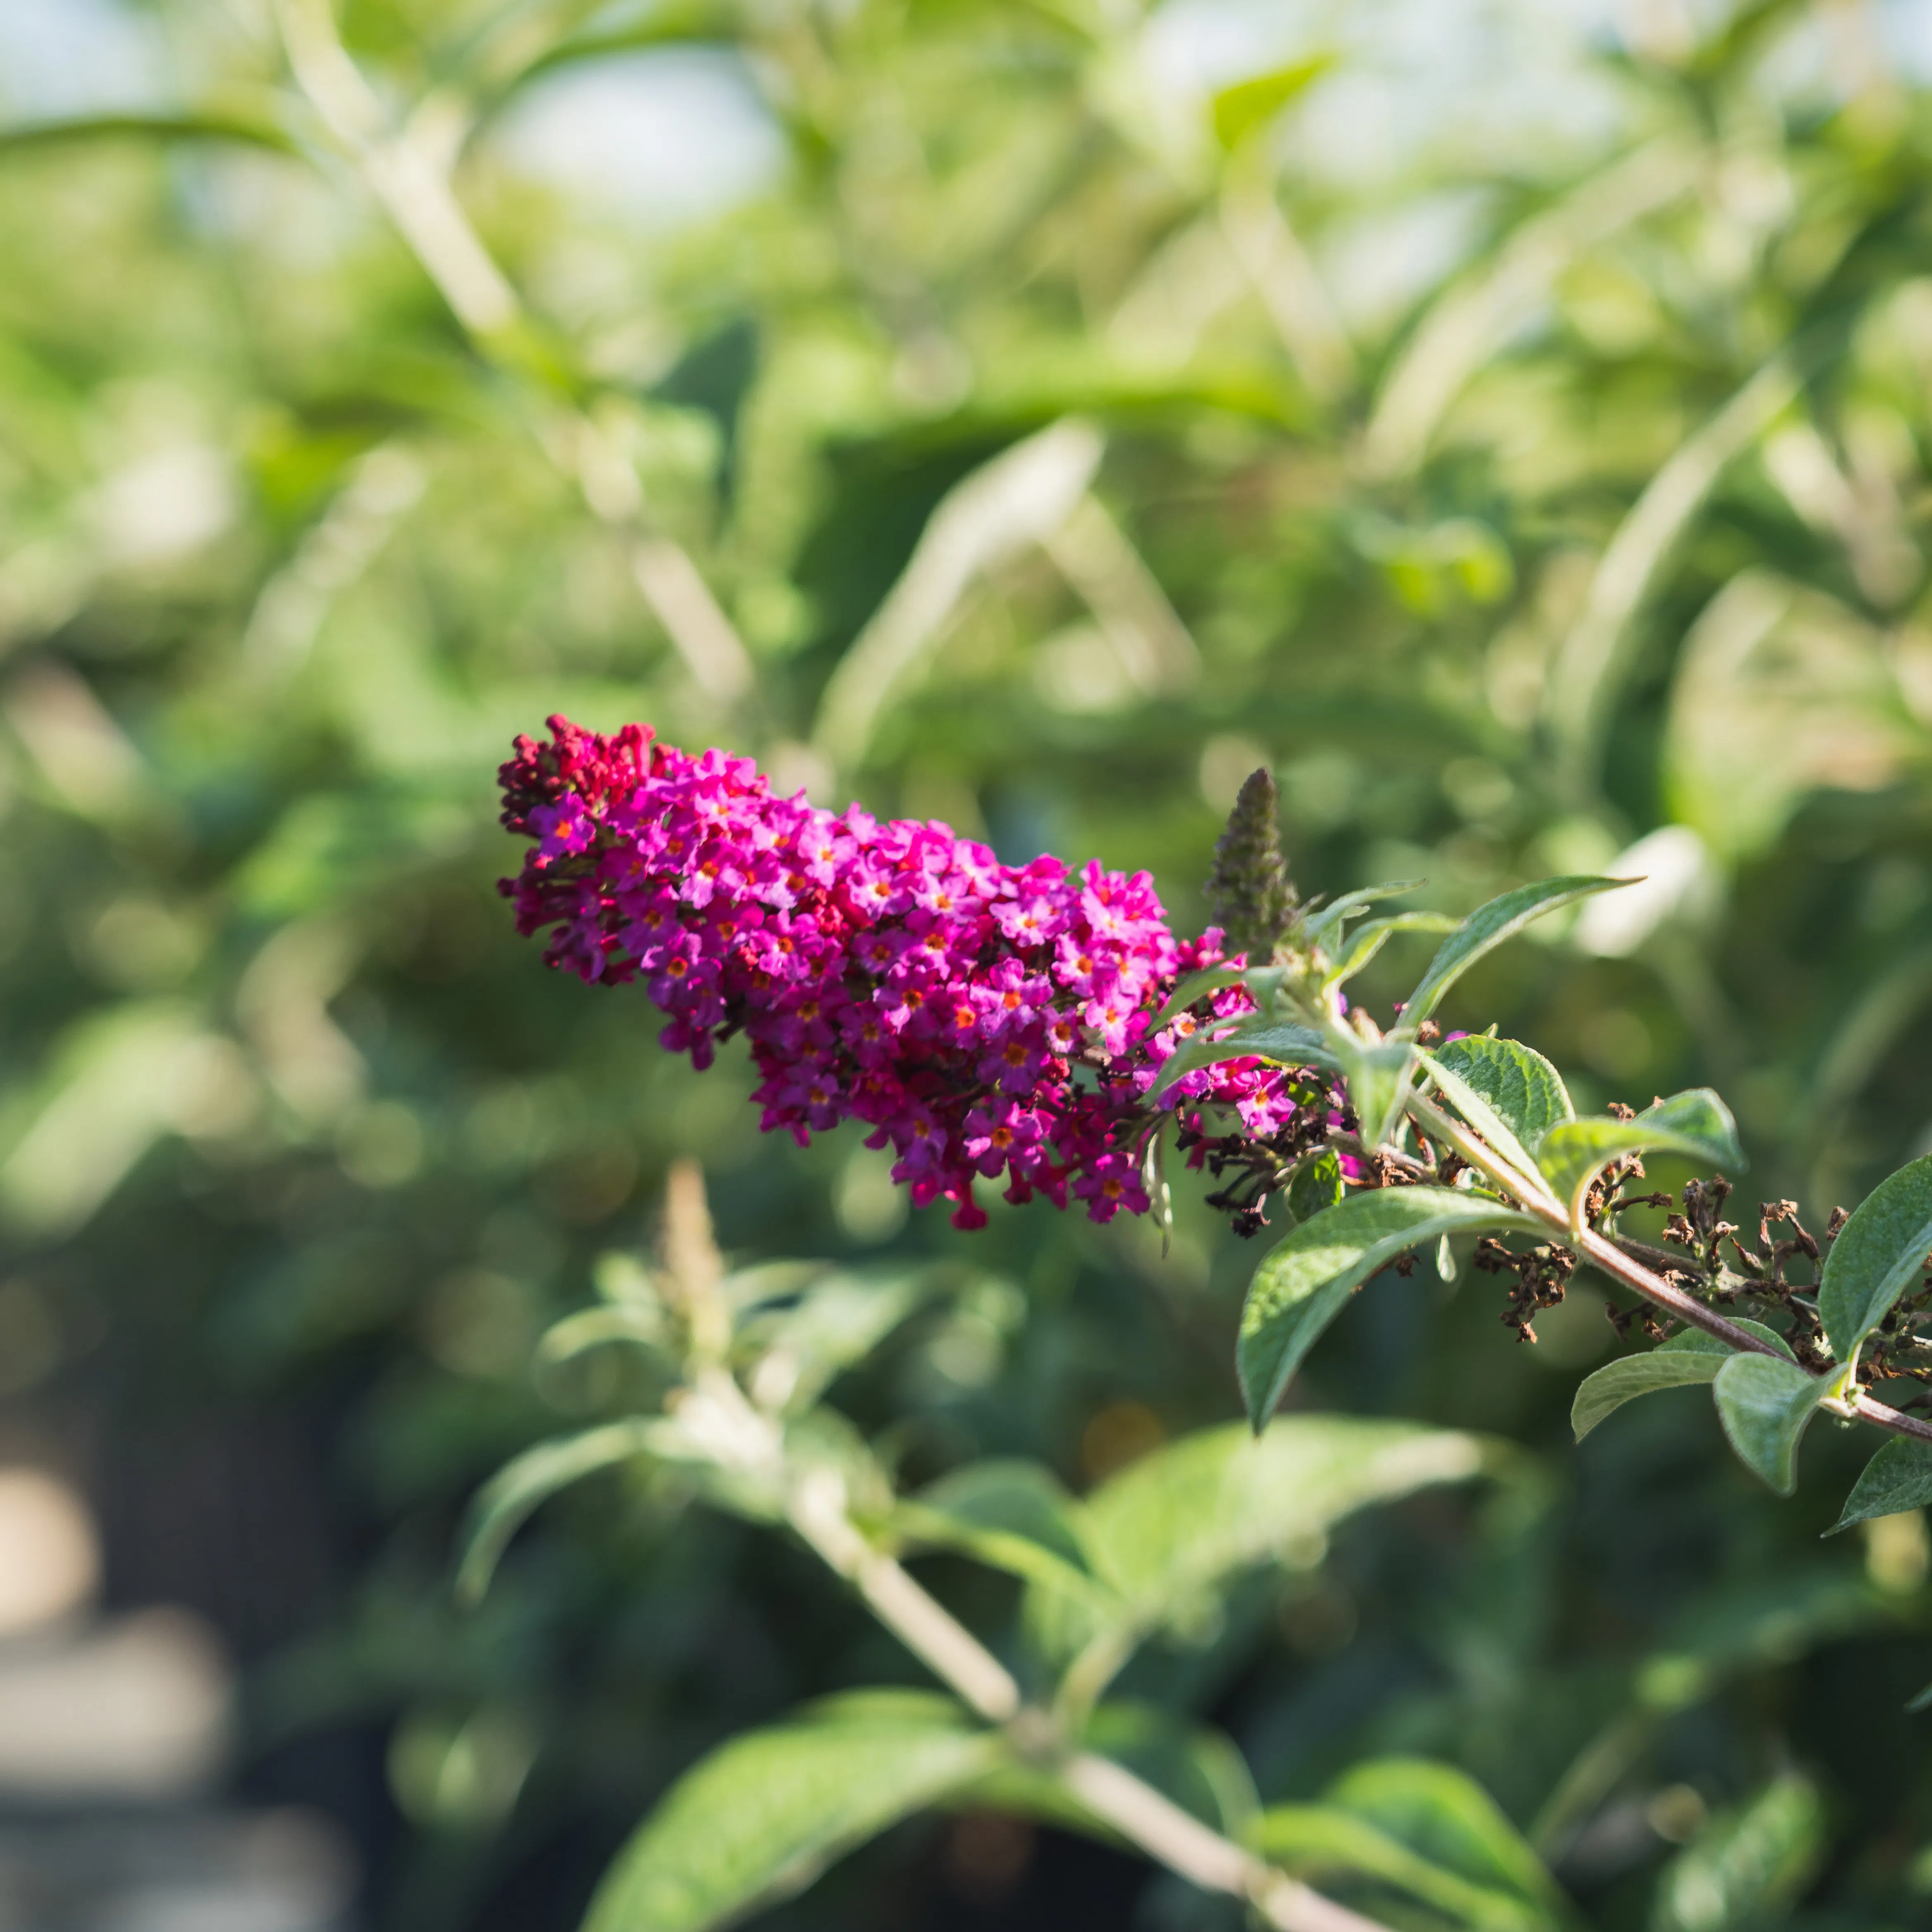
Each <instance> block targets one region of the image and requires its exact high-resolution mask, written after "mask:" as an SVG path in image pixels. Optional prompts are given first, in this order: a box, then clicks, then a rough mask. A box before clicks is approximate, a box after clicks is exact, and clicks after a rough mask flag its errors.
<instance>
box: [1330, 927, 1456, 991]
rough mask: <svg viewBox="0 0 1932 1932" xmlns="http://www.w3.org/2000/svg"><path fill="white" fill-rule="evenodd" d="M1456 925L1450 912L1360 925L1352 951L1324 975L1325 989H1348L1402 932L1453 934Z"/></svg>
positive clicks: (1350, 944) (1356, 931) (1345, 954)
mask: <svg viewBox="0 0 1932 1932" xmlns="http://www.w3.org/2000/svg"><path fill="white" fill-rule="evenodd" d="M1455 929H1456V922H1455V920H1454V919H1451V917H1450V916H1449V915H1448V913H1440V912H1399V913H1395V914H1394V915H1393V916H1391V917H1390V918H1388V919H1370V922H1368V924H1367V926H1358V928H1357V929H1356V930H1355V935H1354V937H1353V938H1351V939H1350V941H1349V950H1348V951H1347V952H1346V953H1344V954H1343V956H1342V959H1341V961H1340V964H1338V965H1334V966H1331V968H1329V969H1328V972H1327V973H1326V974H1324V975H1323V976H1322V984H1323V985H1324V986H1345V985H1346V984H1347V983H1348V982H1349V980H1352V979H1353V978H1354V977H1355V975H1356V974H1358V973H1359V972H1361V970H1362V968H1364V967H1365V966H1366V965H1368V963H1369V962H1370V960H1371V959H1374V957H1375V956H1376V954H1377V953H1379V952H1380V951H1381V950H1382V948H1383V947H1385V945H1387V944H1388V941H1389V940H1390V938H1391V935H1394V934H1396V933H1398V932H1454V930H1455Z"/></svg>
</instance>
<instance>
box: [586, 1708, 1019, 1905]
mask: <svg viewBox="0 0 1932 1932" xmlns="http://www.w3.org/2000/svg"><path fill="white" fill-rule="evenodd" d="M1002 1757H1004V1745H1003V1744H1002V1742H1001V1739H1000V1738H999V1737H998V1734H997V1733H989V1732H986V1731H983V1730H975V1729H974V1728H972V1727H970V1726H969V1725H968V1724H966V1723H965V1721H964V1714H963V1713H962V1712H961V1711H960V1709H959V1706H957V1705H956V1704H954V1703H953V1702H952V1700H950V1699H949V1698H945V1697H936V1696H932V1695H929V1694H924V1693H907V1692H900V1693H897V1694H883V1695H880V1694H874V1695H871V1696H861V1697H853V1698H841V1699H838V1700H834V1701H833V1702H832V1703H831V1704H829V1705H828V1706H824V1707H822V1709H820V1711H818V1712H815V1713H814V1712H806V1713H805V1714H802V1718H801V1719H800V1720H799V1721H795V1722H793V1723H791V1724H786V1725H784V1726H781V1727H778V1728H776V1729H774V1730H765V1731H752V1732H750V1733H746V1734H745V1735H744V1736H740V1737H736V1738H733V1739H732V1740H731V1741H730V1742H729V1743H728V1744H726V1745H723V1746H721V1748H719V1749H718V1750H717V1751H713V1752H712V1754H711V1755H710V1756H709V1757H707V1758H705V1759H703V1760H702V1761H701V1762H700V1763H699V1764H697V1766H695V1767H694V1769H692V1770H691V1771H688V1772H686V1773H685V1775H684V1776H683V1777H682V1778H680V1779H679V1781H677V1783H676V1784H674V1785H673V1787H671V1789H670V1792H669V1793H667V1795H666V1796H665V1797H664V1799H663V1801H662V1802H661V1803H660V1804H659V1805H658V1808H657V1809H656V1810H655V1811H653V1812H652V1814H651V1815H650V1817H648V1818H647V1819H646V1820H645V1821H644V1823H643V1825H642V1826H640V1827H639V1828H638V1830H637V1833H636V1835H634V1837H633V1838H631V1841H630V1842H629V1843H628V1844H627V1845H626V1846H625V1847H624V1849H622V1851H621V1852H619V1853H618V1855H617V1858H616V1863H615V1864H613V1865H612V1866H611V1867H610V1870H609V1871H608V1872H607V1873H605V1875H604V1881H603V1882H602V1884H601V1885H599V1886H598V1889H597V1893H596V1895H595V1897H594V1898H592V1900H591V1903H590V1910H589V1915H588V1916H587V1917H586V1918H585V1920H584V1922H583V1932H709V1928H710V1927H714V1926H721V1925H724V1924H730V1923H733V1922H735V1921H736V1920H737V1919H738V1918H740V1917H742V1915H744V1913H745V1912H747V1911H748V1910H749V1909H751V1908H752V1907H753V1906H756V1905H758V1904H760V1903H763V1902H764V1901H765V1900H772V1899H776V1898H781V1897H784V1896H786V1895H787V1894H790V1893H791V1892H793V1891H797V1890H799V1888H801V1887H802V1886H804V1885H808V1884H809V1883H810V1882H811V1880H812V1879H814V1878H815V1877H817V1875H818V1873H820V1871H821V1870H823V1868H824V1867H825V1866H826V1864H827V1863H829V1861H831V1860H832V1859H833V1858H836V1857H838V1855H840V1854H841V1853H842V1852H847V1851H850V1849H852V1848H853V1846H856V1845H858V1844H861V1843H863V1842H864V1841H865V1840H866V1839H868V1838H874V1837H876V1836H877V1834H878V1833H880V1832H883V1830H884V1829H886V1827H887V1826H889V1825H892V1824H895V1823H898V1820H900V1819H901V1818H904V1817H909V1816H910V1814H912V1813H913V1812H915V1811H921V1810H922V1809H924V1808H926V1806H927V1805H933V1804H936V1803H938V1802H941V1801H942V1800H944V1799H946V1798H947V1797H949V1796H951V1795H952V1794H953V1793H955V1792H956V1791H958V1790H960V1789H961V1788H962V1787H965V1786H966V1785H968V1784H971V1782H972V1781H974V1779H975V1778H981V1777H983V1776H985V1775H986V1774H987V1773H988V1772H990V1771H992V1769H994V1768H995V1766H996V1765H997V1764H998V1763H999V1762H1000V1761H1001V1759H1002Z"/></svg>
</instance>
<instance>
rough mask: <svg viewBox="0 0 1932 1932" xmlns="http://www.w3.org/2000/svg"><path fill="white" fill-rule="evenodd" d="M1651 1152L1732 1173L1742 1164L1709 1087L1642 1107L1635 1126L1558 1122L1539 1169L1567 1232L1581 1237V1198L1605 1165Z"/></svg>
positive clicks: (1726, 1114) (1729, 1124)
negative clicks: (1564, 1215)
mask: <svg viewBox="0 0 1932 1932" xmlns="http://www.w3.org/2000/svg"><path fill="white" fill-rule="evenodd" d="M1652 1151H1658V1152H1661V1153H1665V1154H1687V1155H1688V1156H1689V1157H1690V1158H1691V1160H1702V1161H1709V1162H1710V1163H1712V1164H1713V1165H1714V1166H1718V1167H1728V1168H1730V1169H1739V1168H1742V1167H1743V1166H1745V1157H1744V1152H1743V1150H1742V1148H1739V1145H1738V1130H1737V1126H1736V1123H1735V1122H1734V1121H1733V1120H1732V1118H1731V1110H1730V1108H1728V1107H1727V1106H1725V1105H1724V1102H1723V1101H1722V1100H1719V1099H1718V1097H1717V1095H1716V1094H1714V1093H1713V1092H1712V1091H1711V1089H1710V1088H1708V1087H1694V1088H1691V1090H1690V1091H1689V1092H1688V1093H1684V1094H1673V1095H1672V1096H1671V1097H1670V1099H1669V1100H1660V1101H1658V1103H1657V1105H1656V1106H1654V1107H1646V1109H1644V1110H1643V1112H1642V1113H1640V1114H1639V1115H1637V1118H1635V1119H1634V1120H1629V1121H1612V1120H1607V1119H1604V1118H1601V1116H1598V1115H1590V1116H1588V1117H1586V1118H1584V1119H1583V1120H1580V1121H1559V1123H1558V1124H1556V1126H1555V1127H1552V1128H1551V1129H1550V1131H1549V1132H1548V1133H1546V1134H1545V1135H1544V1137H1543V1145H1542V1146H1541V1148H1539V1149H1538V1151H1537V1164H1538V1166H1540V1167H1541V1169H1543V1174H1544V1179H1545V1180H1547V1181H1548V1182H1549V1183H1550V1187H1552V1189H1553V1190H1554V1191H1555V1193H1556V1196H1557V1199H1559V1200H1560V1201H1562V1202H1563V1204H1564V1205H1565V1207H1566V1208H1568V1210H1569V1214H1570V1225H1571V1227H1572V1228H1574V1229H1576V1230H1577V1232H1579V1233H1581V1232H1583V1202H1584V1198H1585V1196H1587V1195H1588V1194H1589V1191H1590V1184H1591V1182H1592V1181H1595V1179H1596V1178H1597V1176H1598V1174H1599V1173H1601V1172H1602V1170H1603V1169H1604V1166H1605V1165H1606V1164H1607V1163H1609V1162H1610V1161H1613V1160H1616V1158H1617V1157H1619V1155H1621V1154H1645V1153H1649V1152H1652Z"/></svg>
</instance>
